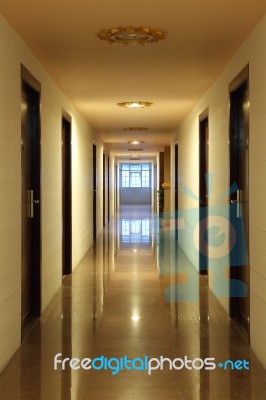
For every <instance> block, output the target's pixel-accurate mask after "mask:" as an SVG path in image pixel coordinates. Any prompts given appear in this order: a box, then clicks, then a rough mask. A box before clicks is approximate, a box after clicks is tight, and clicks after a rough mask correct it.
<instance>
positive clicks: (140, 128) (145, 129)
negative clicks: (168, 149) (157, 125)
mask: <svg viewBox="0 0 266 400" xmlns="http://www.w3.org/2000/svg"><path fill="white" fill-rule="evenodd" d="M148 129H149V128H145V127H134V126H130V127H128V128H124V131H147V130H148Z"/></svg>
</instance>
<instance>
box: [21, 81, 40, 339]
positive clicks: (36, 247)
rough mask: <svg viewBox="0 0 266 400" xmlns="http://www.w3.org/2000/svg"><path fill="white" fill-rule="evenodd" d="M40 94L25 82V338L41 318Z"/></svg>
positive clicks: (23, 149)
mask: <svg viewBox="0 0 266 400" xmlns="http://www.w3.org/2000/svg"><path fill="white" fill-rule="evenodd" d="M39 98H40V94H39V92H38V91H36V90H34V89H33V88H32V87H31V86H30V85H29V84H28V83H26V82H25V81H22V90H21V218H22V221H21V224H22V262H21V268H22V271H21V273H22V275H21V319H22V336H23V332H24V330H25V328H26V326H27V324H28V323H29V321H30V320H31V319H32V318H33V317H36V316H39V315H40V304H41V303H40V100H39Z"/></svg>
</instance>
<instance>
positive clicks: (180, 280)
mask: <svg viewBox="0 0 266 400" xmlns="http://www.w3.org/2000/svg"><path fill="white" fill-rule="evenodd" d="M175 240H176V239H175V232H174V231H171V228H170V227H169V221H167V220H164V219H163V218H160V219H159V218H157V217H156V215H153V214H152V212H151V210H150V208H149V207H144V206H142V207H141V206H139V207H134V206H129V207H123V208H121V209H120V212H119V213H118V215H117V218H116V219H115V220H112V222H111V223H110V225H109V227H106V228H105V230H104V231H103V233H102V234H101V235H100V236H99V237H98V239H97V242H96V243H95V245H94V246H93V247H91V249H90V250H89V252H88V253H87V254H86V256H85V258H84V259H83V260H82V262H81V263H80V265H79V266H78V267H77V269H76V270H75V271H74V272H73V274H72V275H68V276H66V277H65V278H64V279H63V286H62V289H61V291H60V292H59V293H58V295H57V296H56V297H55V298H54V300H53V301H52V302H51V304H50V305H49V307H48V308H47V309H46V311H45V312H44V314H43V315H42V317H41V318H40V319H38V320H36V322H35V324H34V325H33V326H32V328H31V330H30V332H29V333H28V336H27V337H26V339H25V340H24V342H23V343H22V346H21V348H20V349H19V350H18V351H17V352H16V354H15V355H14V357H13V358H12V360H11V361H10V363H9V364H8V366H7V368H6V369H5V370H4V372H3V373H2V375H1V377H0V393H1V399H3V400H22V399H23V400H48V399H49V400H50V399H56V400H59V399H62V400H85V399H86V400H87V399H90V400H96V399H102V400H104V399H114V400H120V399H121V400H122V399H129V400H135V399H136V400H137V399H141V400H153V399H176V400H222V399H223V400H227V399H230V400H239V399H245V400H247V399H252V400H259V399H261V400H264V399H265V390H266V373H265V370H264V369H263V367H262V365H261V364H260V363H259V361H258V360H257V358H256V356H255V355H254V353H253V351H252V350H251V349H250V347H249V345H248V342H247V338H246V337H245V335H244V333H242V332H241V331H240V330H239V329H240V328H239V327H238V326H237V325H235V322H233V321H232V320H231V319H230V318H229V317H228V315H227V314H226V312H225V311H224V309H223V308H222V306H221V305H220V304H219V303H218V301H217V299H215V298H214V297H213V296H212V295H211V293H210V292H209V289H208V284H207V277H206V276H201V275H198V274H197V273H196V271H195V270H194V268H193V267H192V266H191V265H190V263H189V262H188V260H186V258H185V257H184V255H182V253H181V252H180V251H179V249H178V246H177V243H176V241H175ZM174 248H176V251H174V250H173V249H174ZM169 249H170V250H169ZM180 271H182V272H180ZM188 276H189V277H190V279H192V277H193V279H196V284H195V285H194V286H193V290H197V288H198V289H199V296H198V298H197V299H196V298H194V299H190V300H188V301H184V300H183V301H180V298H178V295H179V294H178V291H179V289H178V287H179V286H182V285H185V284H186V283H187V278H186V277H188ZM194 282H195V281H194ZM180 290H181V289H180ZM194 294H195V293H194ZM177 298H178V300H179V301H177ZM58 353H61V354H62V355H61V356H60V357H59V358H60V359H63V358H66V357H68V358H78V359H80V360H81V359H84V358H86V357H88V358H90V359H91V360H93V359H95V358H100V357H102V356H103V357H105V358H107V359H110V358H121V357H124V356H127V359H128V360H133V359H135V358H139V359H140V358H141V359H144V357H145V356H146V357H148V358H149V359H151V358H158V359H160V356H163V357H164V358H168V359H170V360H174V359H176V358H180V359H183V360H184V359H185V356H187V358H188V359H190V360H193V359H196V358H201V359H203V360H204V359H206V358H214V359H215V363H216V368H215V369H213V370H205V369H204V368H202V369H196V368H194V369H193V370H190V369H187V368H182V369H174V368H173V369H172V370H169V365H170V364H169V362H168V361H165V362H164V368H163V369H155V367H156V365H157V364H156V362H155V361H154V362H153V363H152V364H151V365H152V368H154V370H151V371H149V373H148V371H147V369H145V368H144V370H137V368H136V370H129V369H126V368H125V367H124V369H121V370H119V371H118V370H117V369H116V370H115V365H116V364H115V363H114V362H113V363H112V364H111V366H112V368H113V369H112V368H109V369H107V370H96V369H95V370H92V369H90V370H84V369H79V370H71V369H70V367H69V364H66V366H65V370H62V365H61V364H60V363H59V364H58V368H57V370H55V369H54V357H55V355H56V354H58ZM225 360H232V361H236V360H246V361H247V363H249V364H246V365H249V368H250V370H245V369H243V370H237V369H234V370H231V366H230V365H229V366H227V369H226V370H225V369H223V368H220V367H218V366H217V365H218V363H220V362H222V363H224V362H225ZM181 364H182V362H181V361H178V362H177V363H176V366H177V367H179V366H180V365H181ZM97 365H98V366H99V365H100V361H98V364H97ZM140 365H141V361H140V360H139V361H137V362H136V364H135V366H137V367H140ZM195 365H197V366H198V365H199V362H197V363H196V364H195ZM120 367H121V365H120ZM114 371H115V372H116V373H113V372H114Z"/></svg>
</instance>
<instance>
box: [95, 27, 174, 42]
mask: <svg viewBox="0 0 266 400" xmlns="http://www.w3.org/2000/svg"><path fill="white" fill-rule="evenodd" d="M166 35H167V32H163V31H162V30H161V29H157V28H156V29H154V28H149V27H143V26H138V27H137V28H134V26H127V27H122V26H119V27H118V28H111V29H102V30H101V31H100V32H99V33H97V35H96V36H97V37H98V38H100V39H101V40H108V42H109V43H122V44H124V45H127V44H129V43H133V44H137V43H138V44H142V45H144V44H146V43H157V42H158V41H159V40H164V39H165V37H166Z"/></svg>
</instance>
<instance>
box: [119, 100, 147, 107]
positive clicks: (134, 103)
mask: <svg viewBox="0 0 266 400" xmlns="http://www.w3.org/2000/svg"><path fill="white" fill-rule="evenodd" d="M117 105H118V106H119V107H126V108H143V107H150V106H152V105H153V103H151V102H150V101H122V102H121V103H117Z"/></svg>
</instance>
